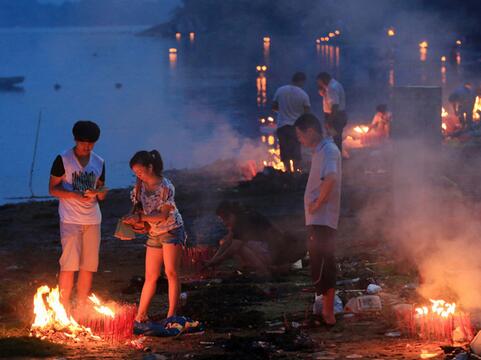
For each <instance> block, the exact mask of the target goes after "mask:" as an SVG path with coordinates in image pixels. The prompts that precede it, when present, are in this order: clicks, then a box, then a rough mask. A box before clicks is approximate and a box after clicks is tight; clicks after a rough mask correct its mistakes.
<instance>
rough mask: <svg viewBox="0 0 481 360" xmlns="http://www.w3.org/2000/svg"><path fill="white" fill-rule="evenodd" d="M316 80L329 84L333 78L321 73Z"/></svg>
mask: <svg viewBox="0 0 481 360" xmlns="http://www.w3.org/2000/svg"><path fill="white" fill-rule="evenodd" d="M316 79H317V80H321V81H322V82H323V83H324V84H329V81H331V79H332V76H331V74H329V73H327V72H321V73H319V74H318V75H317V77H316Z"/></svg>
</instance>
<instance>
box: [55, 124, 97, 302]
mask: <svg viewBox="0 0 481 360" xmlns="http://www.w3.org/2000/svg"><path fill="white" fill-rule="evenodd" d="M72 133H73V136H74V140H75V146H74V147H73V148H71V149H68V150H66V151H64V152H63V153H62V154H61V155H58V156H57V158H56V159H55V161H54V162H53V165H52V169H51V171H50V183H49V192H50V195H52V196H55V197H56V198H58V199H59V208H58V209H59V215H60V238H61V243H62V256H61V257H60V260H59V263H60V274H59V277H58V283H59V288H60V296H61V301H62V304H63V305H64V306H65V307H66V308H67V309H68V308H69V305H70V295H71V293H72V289H73V285H74V276H75V272H78V279H77V303H78V305H80V306H81V305H83V304H84V303H85V301H86V300H87V297H88V295H89V293H90V289H91V286H92V278H93V273H94V272H96V271H97V267H98V262H99V259H98V258H99V248H100V223H101V221H102V215H101V213H100V208H99V204H98V200H103V199H105V195H106V190H105V188H104V187H103V186H104V184H105V163H104V160H103V159H102V158H101V157H100V156H98V155H97V154H95V153H94V152H93V148H94V146H95V143H96V142H97V140H98V139H99V137H100V129H99V127H98V125H97V124H95V123H94V122H91V121H78V122H76V123H75V125H74V127H73V129H72Z"/></svg>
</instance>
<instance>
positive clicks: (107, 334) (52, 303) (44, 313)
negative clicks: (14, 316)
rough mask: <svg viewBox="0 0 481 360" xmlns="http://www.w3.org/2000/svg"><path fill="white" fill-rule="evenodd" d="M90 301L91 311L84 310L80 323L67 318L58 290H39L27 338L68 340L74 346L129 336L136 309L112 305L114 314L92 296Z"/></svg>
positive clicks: (131, 306) (123, 338) (125, 305)
mask: <svg viewBox="0 0 481 360" xmlns="http://www.w3.org/2000/svg"><path fill="white" fill-rule="evenodd" d="M89 299H90V301H91V302H92V308H90V309H84V310H83V311H82V313H80V314H78V316H80V319H77V320H78V321H77V320H75V319H74V318H73V317H72V316H71V315H68V314H67V311H66V310H65V308H64V306H63V305H62V303H61V302H60V290H59V288H58V286H57V287H56V288H54V289H50V288H49V287H48V286H47V285H44V286H41V287H39V288H38V289H37V293H36V294H35V296H34V300H33V302H34V310H33V311H34V314H35V320H34V322H33V324H32V326H31V328H30V335H31V336H35V337H38V338H41V339H44V338H49V339H50V340H53V341H55V340H60V341H63V340H66V339H71V340H73V341H76V342H79V341H83V340H95V341H98V340H102V339H104V340H113V341H120V340H125V339H129V338H130V337H131V336H132V331H133V324H134V319H135V315H136V313H137V307H136V306H135V305H130V304H124V305H119V304H115V303H114V304H113V306H115V311H114V310H112V308H110V307H108V306H105V305H104V304H102V302H101V301H100V299H99V298H98V297H97V296H95V294H92V295H91V296H90V297H89ZM99 335H100V336H99Z"/></svg>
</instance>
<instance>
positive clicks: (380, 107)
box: [376, 104, 387, 114]
mask: <svg viewBox="0 0 481 360" xmlns="http://www.w3.org/2000/svg"><path fill="white" fill-rule="evenodd" d="M376 111H377V112H380V113H383V114H384V113H385V112H386V111H387V105H386V104H380V105H378V106H376Z"/></svg>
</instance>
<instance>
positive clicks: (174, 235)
mask: <svg viewBox="0 0 481 360" xmlns="http://www.w3.org/2000/svg"><path fill="white" fill-rule="evenodd" d="M186 239H187V235H186V234H185V230H184V227H183V226H180V227H178V228H175V229H172V230H170V231H168V232H166V233H164V234H160V235H155V236H152V235H150V234H149V235H148V237H147V242H146V243H145V246H148V247H153V248H159V249H161V248H162V245H163V244H173V245H182V246H184V245H185V242H186Z"/></svg>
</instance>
